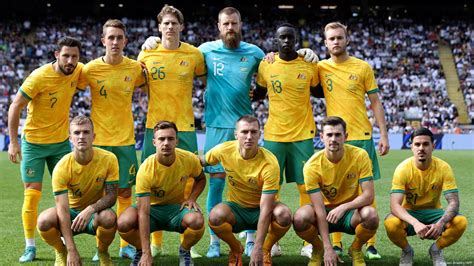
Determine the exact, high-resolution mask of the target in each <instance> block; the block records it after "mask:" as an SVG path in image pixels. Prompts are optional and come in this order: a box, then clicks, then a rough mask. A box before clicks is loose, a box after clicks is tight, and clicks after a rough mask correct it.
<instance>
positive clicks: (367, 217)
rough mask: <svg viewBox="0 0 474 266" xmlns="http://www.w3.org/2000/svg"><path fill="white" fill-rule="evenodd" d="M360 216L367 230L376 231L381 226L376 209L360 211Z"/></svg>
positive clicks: (368, 208)
mask: <svg viewBox="0 0 474 266" xmlns="http://www.w3.org/2000/svg"><path fill="white" fill-rule="evenodd" d="M360 216H361V218H362V221H363V223H364V225H365V227H366V228H367V229H376V228H377V227H378V226H379V216H378V214H377V211H376V210H375V208H374V207H371V206H366V207H364V208H363V209H362V210H361V211H360Z"/></svg>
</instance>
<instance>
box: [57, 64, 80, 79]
mask: <svg viewBox="0 0 474 266" xmlns="http://www.w3.org/2000/svg"><path fill="white" fill-rule="evenodd" d="M70 65H71V66H72V68H71V69H72V70H71V71H68V70H66V68H65V67H64V66H62V65H61V64H59V63H58V67H59V70H61V72H63V74H64V75H66V76H68V75H71V74H72V73H73V72H74V70H75V69H76V66H77V65H76V66H74V65H72V64H70Z"/></svg>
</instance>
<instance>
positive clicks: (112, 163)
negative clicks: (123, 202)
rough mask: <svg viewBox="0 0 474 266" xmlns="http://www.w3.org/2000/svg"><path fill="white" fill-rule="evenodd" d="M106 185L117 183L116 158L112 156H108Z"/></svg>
mask: <svg viewBox="0 0 474 266" xmlns="http://www.w3.org/2000/svg"><path fill="white" fill-rule="evenodd" d="M108 160H109V162H108V170H107V177H106V178H105V183H106V184H118V181H119V165H118V160H117V157H115V155H114V154H111V155H110V156H109V159H108Z"/></svg>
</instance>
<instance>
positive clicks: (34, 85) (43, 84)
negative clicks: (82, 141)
mask: <svg viewBox="0 0 474 266" xmlns="http://www.w3.org/2000/svg"><path fill="white" fill-rule="evenodd" d="M83 66H84V65H83V64H82V63H77V66H76V69H74V72H72V74H70V75H67V76H65V75H62V74H58V73H57V72H56V71H55V70H54V67H53V64H52V63H49V64H46V65H43V66H41V67H39V68H37V69H35V70H34V71H33V72H32V73H31V74H30V75H29V76H28V77H27V78H26V79H25V81H24V82H23V84H22V85H21V87H20V93H21V94H22V95H23V96H24V97H25V98H27V99H28V100H30V101H29V103H28V108H27V116H26V122H25V126H24V128H23V134H22V137H24V138H25V139H26V141H28V142H30V143H36V144H51V143H59V142H63V141H65V140H66V139H67V138H68V137H69V108H70V107H71V101H72V97H73V96H74V93H75V92H76V88H77V87H79V86H80V85H79V82H80V81H79V78H80V75H81V71H82V67H83Z"/></svg>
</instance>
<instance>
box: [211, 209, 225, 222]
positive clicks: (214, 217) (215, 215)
mask: <svg viewBox="0 0 474 266" xmlns="http://www.w3.org/2000/svg"><path fill="white" fill-rule="evenodd" d="M225 217H226V212H225V211H224V210H223V208H220V207H219V206H216V207H214V208H213V209H212V211H211V213H210V214H209V223H210V224H211V225H214V226H218V225H221V224H223V223H224V221H225Z"/></svg>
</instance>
